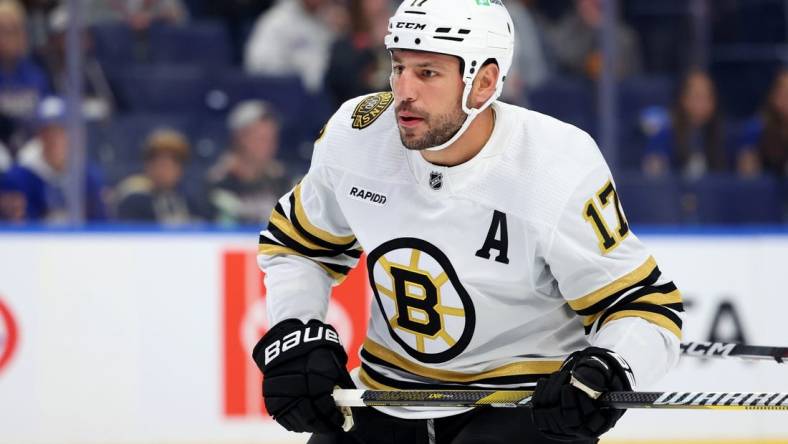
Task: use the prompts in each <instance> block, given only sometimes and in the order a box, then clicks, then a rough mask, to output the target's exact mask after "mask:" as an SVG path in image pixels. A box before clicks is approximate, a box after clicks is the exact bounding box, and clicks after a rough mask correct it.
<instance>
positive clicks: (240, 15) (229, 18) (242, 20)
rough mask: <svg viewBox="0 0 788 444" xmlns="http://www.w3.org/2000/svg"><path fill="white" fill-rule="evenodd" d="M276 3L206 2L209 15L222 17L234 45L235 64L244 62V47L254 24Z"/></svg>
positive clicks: (252, 0) (248, 0) (251, 0)
mask: <svg viewBox="0 0 788 444" xmlns="http://www.w3.org/2000/svg"><path fill="white" fill-rule="evenodd" d="M273 3H274V1H273V0H222V1H218V2H217V1H208V2H206V5H205V7H206V9H207V12H208V14H210V15H213V16H217V17H221V18H222V19H223V21H224V23H225V25H226V27H227V32H228V34H229V35H230V40H231V41H232V45H233V62H234V63H235V64H237V65H240V64H241V63H242V62H243V46H244V44H245V43H246V40H247V38H248V37H249V33H250V32H251V30H252V26H254V22H255V20H256V19H257V17H259V16H260V15H261V14H262V13H264V12H265V11H267V10H268V8H270V7H271V5H272V4H273Z"/></svg>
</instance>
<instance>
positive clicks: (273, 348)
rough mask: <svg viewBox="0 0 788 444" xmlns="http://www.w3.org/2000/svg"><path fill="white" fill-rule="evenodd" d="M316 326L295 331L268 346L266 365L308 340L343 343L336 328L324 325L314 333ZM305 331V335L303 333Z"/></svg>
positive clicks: (266, 349)
mask: <svg viewBox="0 0 788 444" xmlns="http://www.w3.org/2000/svg"><path fill="white" fill-rule="evenodd" d="M313 330H314V327H307V328H305V329H304V330H298V331H294V332H292V333H290V334H288V335H287V336H285V337H284V338H282V339H279V340H277V341H276V342H273V343H271V344H270V345H269V346H268V347H266V348H265V365H268V364H269V363H270V362H271V361H273V360H274V359H276V358H277V356H279V355H280V354H282V353H284V352H286V351H288V350H290V349H292V348H294V347H298V346H299V345H301V344H302V343H303V344H306V343H308V342H314V341H320V340H326V341H331V342H336V343H337V344H339V345H342V343H341V342H339V336H337V334H336V332H335V331H334V330H330V329H327V328H323V327H317V331H316V332H314V334H312V333H313ZM302 333H303V335H302Z"/></svg>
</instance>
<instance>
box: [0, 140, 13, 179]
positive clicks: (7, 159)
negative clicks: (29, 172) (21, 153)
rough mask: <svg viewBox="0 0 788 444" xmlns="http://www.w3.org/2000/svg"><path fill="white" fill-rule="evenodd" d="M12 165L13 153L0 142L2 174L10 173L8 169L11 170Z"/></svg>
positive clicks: (0, 172) (0, 169) (0, 167)
mask: <svg viewBox="0 0 788 444" xmlns="http://www.w3.org/2000/svg"><path fill="white" fill-rule="evenodd" d="M11 163H12V158H11V151H9V150H8V147H6V146H5V144H4V143H3V141H2V140H0V174H3V173H5V172H6V171H8V169H9V168H11Z"/></svg>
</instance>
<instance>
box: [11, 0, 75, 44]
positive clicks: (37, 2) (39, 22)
mask: <svg viewBox="0 0 788 444" xmlns="http://www.w3.org/2000/svg"><path fill="white" fill-rule="evenodd" d="M21 3H22V5H23V6H24V7H25V11H27V33H28V38H29V40H30V47H31V48H32V49H34V50H38V48H40V47H41V46H42V45H43V44H44V42H45V41H46V38H47V35H48V34H49V24H48V22H49V13H50V12H51V11H52V10H53V9H54V8H55V7H57V6H58V5H59V4H61V3H63V4H65V1H64V0H21Z"/></svg>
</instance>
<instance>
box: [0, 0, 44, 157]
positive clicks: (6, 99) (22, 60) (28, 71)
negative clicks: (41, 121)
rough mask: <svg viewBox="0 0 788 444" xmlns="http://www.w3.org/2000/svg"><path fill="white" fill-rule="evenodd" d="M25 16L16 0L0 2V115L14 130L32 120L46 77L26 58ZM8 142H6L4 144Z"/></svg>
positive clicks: (39, 68) (27, 56)
mask: <svg viewBox="0 0 788 444" xmlns="http://www.w3.org/2000/svg"><path fill="white" fill-rule="evenodd" d="M26 26H27V23H26V15H25V11H24V9H23V8H22V6H21V5H20V4H19V3H18V2H17V1H16V0H0V115H4V116H5V118H6V119H10V120H11V121H12V122H13V124H14V126H15V127H16V129H18V127H19V126H20V125H22V124H27V123H29V122H30V120H31V119H32V118H33V117H34V116H35V110H36V105H37V104H38V101H39V99H40V98H41V97H43V96H44V95H45V94H46V93H47V91H48V89H49V86H48V83H47V77H46V73H45V72H44V70H43V69H41V67H39V66H38V65H37V64H36V63H35V62H34V61H33V59H32V58H31V57H30V56H29V55H28V41H27V33H26ZM6 142H8V140H6Z"/></svg>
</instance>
